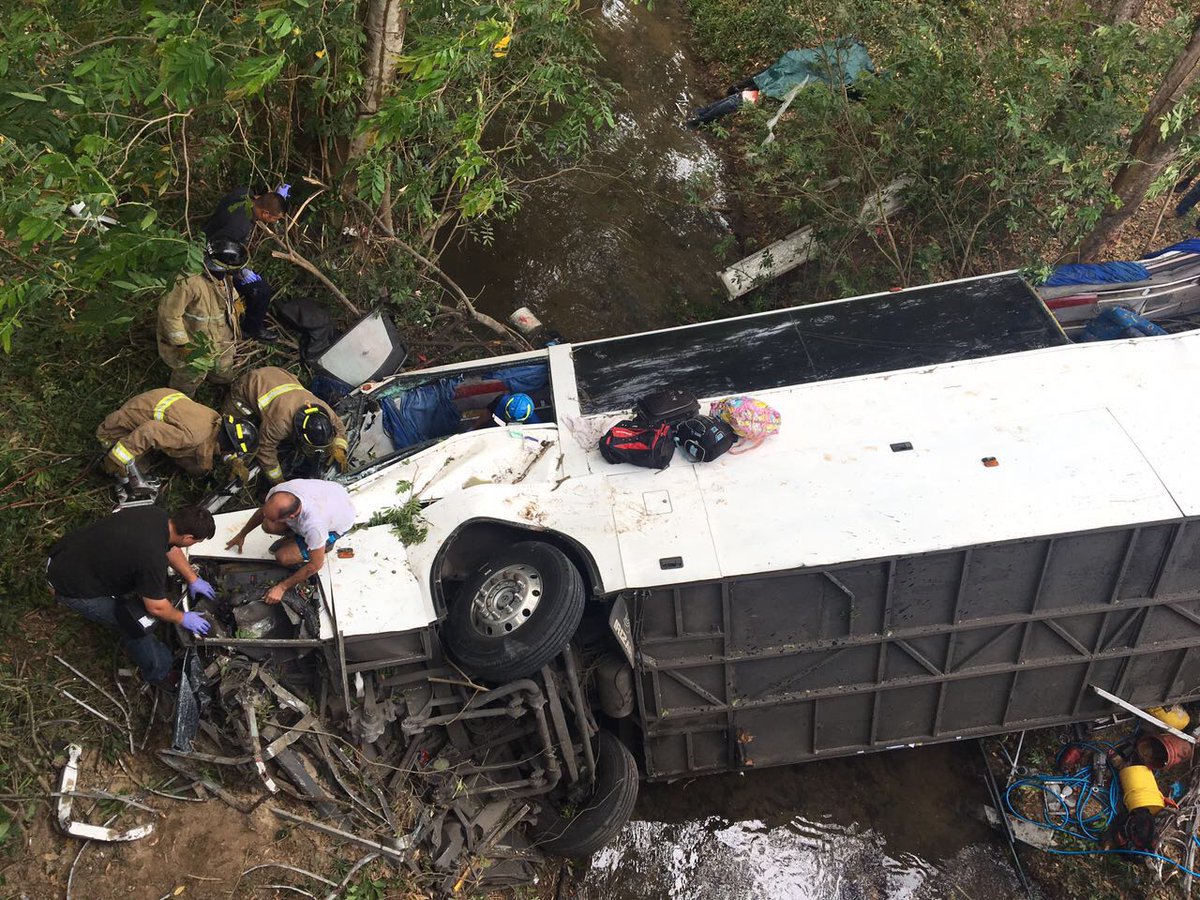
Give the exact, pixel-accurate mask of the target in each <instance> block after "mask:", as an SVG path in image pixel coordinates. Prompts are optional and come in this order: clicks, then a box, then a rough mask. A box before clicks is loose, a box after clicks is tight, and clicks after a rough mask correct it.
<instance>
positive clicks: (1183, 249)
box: [1142, 238, 1200, 259]
mask: <svg viewBox="0 0 1200 900" xmlns="http://www.w3.org/2000/svg"><path fill="white" fill-rule="evenodd" d="M1172 250H1178V251H1179V252H1180V253H1200V238H1188V239H1187V240H1186V241H1180V242H1179V243H1178V244H1172V245H1171V246H1170V247H1163V248H1162V249H1161V250H1155V251H1154V252H1153V253H1147V254H1146V255H1145V256H1143V257H1142V259H1154V257H1156V256H1162V255H1163V254H1164V253H1170V252H1171V251H1172Z"/></svg>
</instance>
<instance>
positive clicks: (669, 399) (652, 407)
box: [633, 388, 700, 426]
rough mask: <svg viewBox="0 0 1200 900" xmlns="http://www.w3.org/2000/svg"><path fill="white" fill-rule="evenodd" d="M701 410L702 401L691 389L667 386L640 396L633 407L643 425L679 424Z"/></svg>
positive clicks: (635, 416) (636, 417)
mask: <svg viewBox="0 0 1200 900" xmlns="http://www.w3.org/2000/svg"><path fill="white" fill-rule="evenodd" d="M698 412H700V401H698V400H697V399H696V395H695V394H693V393H692V392H691V391H685V390H683V389H682V388H666V389H665V390H661V391H655V392H654V393H653V394H646V395H645V396H643V397H639V398H638V401H637V403H636V404H635V405H634V407H633V414H634V418H635V419H636V420H637V422H638V423H639V424H641V425H651V426H653V425H663V424H667V425H678V424H679V423H680V422H682V421H683V420H684V419H688V418H691V417H692V416H694V415H696V413H698Z"/></svg>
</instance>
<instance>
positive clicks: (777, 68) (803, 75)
mask: <svg viewBox="0 0 1200 900" xmlns="http://www.w3.org/2000/svg"><path fill="white" fill-rule="evenodd" d="M864 72H865V73H867V74H870V75H873V74H875V66H874V64H873V63H872V62H871V57H870V56H868V55H867V48H866V47H864V46H863V45H862V44H860V43H858V41H852V40H848V39H845V38H843V39H842V40H839V41H834V42H832V43H829V44H822V45H821V46H820V47H811V48H809V49H807V50H789V51H788V52H787V53H785V54H783V56H781V57H779V61H778V62H777V63H775V65H773V66H771V68H769V69H767V70H766V71H765V72H760V73H759V74H758V75H755V76H754V83H755V84H756V85H757V86H758V89H759V90H760V91H762V92H763V93H764V94H766V95H767V96H768V97H774V98H775V99H776V100H783V99H786V98H787V95H788V94H789V93H790V92H791V90H792V89H793V88H795V87H798V86H799V87H803V86H804V85H806V84H813V83H816V82H818V81H820V82H823V83H825V84H839V85H850V84H853V83H854V82H855V81H856V80H858V78H859V76H860V75H862V74H863V73H864Z"/></svg>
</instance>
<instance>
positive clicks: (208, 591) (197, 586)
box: [187, 578, 217, 600]
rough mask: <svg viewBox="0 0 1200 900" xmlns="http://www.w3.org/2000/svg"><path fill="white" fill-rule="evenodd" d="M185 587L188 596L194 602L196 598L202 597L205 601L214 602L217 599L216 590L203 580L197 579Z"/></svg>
mask: <svg viewBox="0 0 1200 900" xmlns="http://www.w3.org/2000/svg"><path fill="white" fill-rule="evenodd" d="M187 587H188V596H189V597H191V598H192V599H193V600H195V599H196V597H197V596H200V597H204V598H205V599H207V600H216V599H217V589H216V588H214V587H213V586H212V585H211V584H209V583H208V582H207V581H205V580H204V579H203V578H197V579H196V580H195V581H193V582H192V583H191V584H189V585H188V586H187Z"/></svg>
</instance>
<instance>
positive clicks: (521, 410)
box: [500, 394, 533, 422]
mask: <svg viewBox="0 0 1200 900" xmlns="http://www.w3.org/2000/svg"><path fill="white" fill-rule="evenodd" d="M500 415H501V417H502V418H503V419H504V421H505V422H524V421H525V420H526V419H528V418H529V417H530V416H532V415H533V399H532V398H531V397H530V396H529V395H528V394H509V395H508V396H507V397H504V398H502V399H501V401H500Z"/></svg>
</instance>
